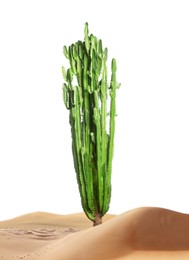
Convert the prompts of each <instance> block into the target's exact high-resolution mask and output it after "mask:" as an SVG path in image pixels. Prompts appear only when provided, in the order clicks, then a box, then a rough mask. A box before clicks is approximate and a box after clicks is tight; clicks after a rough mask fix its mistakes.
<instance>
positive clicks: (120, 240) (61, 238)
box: [0, 207, 189, 260]
mask: <svg viewBox="0 0 189 260" xmlns="http://www.w3.org/2000/svg"><path fill="white" fill-rule="evenodd" d="M91 226H92V223H91V222H90V221H89V220H88V219H87V218H86V217H85V215H84V214H82V213H81V214H71V215H54V214H49V213H41V212H38V213H32V214H28V215H24V216H21V217H18V218H15V219H11V220H8V221H2V222H0V260H1V259H2V260H9V259H33V260H97V259H98V260H106V259H107V260H108V259H110V260H115V259H118V260H149V259H150V260H153V259H154V260H172V259H177V260H185V259H187V260H188V259H189V215H188V214H182V213H178V212H174V211H171V210H167V209H162V208H150V207H148V208H138V209H134V210H131V211H128V212H126V213H124V214H121V215H119V216H113V215H107V216H106V217H105V218H104V223H103V224H102V225H100V226H97V227H95V228H93V227H91Z"/></svg>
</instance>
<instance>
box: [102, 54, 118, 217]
mask: <svg viewBox="0 0 189 260" xmlns="http://www.w3.org/2000/svg"><path fill="white" fill-rule="evenodd" d="M116 86H117V82H116V60H115V59H113V60H112V76H111V83H110V98H111V101H110V126H109V127H110V130H109V138H108V139H109V140H108V165H107V180H106V186H105V196H104V198H105V203H104V207H103V214H105V213H106V212H107V211H108V209H109V203H110V198H111V174H112V160H113V151H114V134H115V116H116V103H115V98H116Z"/></svg>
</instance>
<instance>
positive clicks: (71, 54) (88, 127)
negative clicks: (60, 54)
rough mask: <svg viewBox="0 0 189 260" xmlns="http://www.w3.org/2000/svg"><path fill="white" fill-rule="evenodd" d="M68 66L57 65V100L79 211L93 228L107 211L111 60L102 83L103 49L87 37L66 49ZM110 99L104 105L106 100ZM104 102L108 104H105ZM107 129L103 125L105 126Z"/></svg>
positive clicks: (112, 87)
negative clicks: (64, 115)
mask: <svg viewBox="0 0 189 260" xmlns="http://www.w3.org/2000/svg"><path fill="white" fill-rule="evenodd" d="M63 50H64V55H65V57H66V58H67V59H68V60H69V63H70V68H69V69H67V70H65V68H64V67H62V74H63V77H64V80H65V83H64V85H63V98H64V103H65V106H66V108H67V109H69V111H70V125H71V134H72V152H73V160H74V167H75V171H76V176H77V181H78V186H79V192H80V195H81V202H82V207H83V210H84V212H85V213H86V215H87V217H88V218H89V219H90V220H92V221H93V223H94V225H98V224H100V223H101V221H102V217H103V216H104V215H105V214H106V212H107V211H108V209H109V204H110V198H111V173H112V159H113V146H114V131H115V115H116V105H115V98H116V88H118V87H119V86H118V84H117V81H116V60H115V59H113V60H112V68H111V81H110V84H109V83H108V79H107V65H106V62H107V53H108V50H107V48H105V49H103V47H102V41H101V40H98V39H97V38H96V37H95V36H93V35H92V34H91V35H89V31H88V24H87V23H86V24H85V29H84V41H83V42H82V41H78V42H76V43H75V44H72V45H71V46H69V47H68V48H67V47H66V46H64V48H63ZM108 100H110V102H108ZM108 104H109V106H108ZM108 125H109V127H108Z"/></svg>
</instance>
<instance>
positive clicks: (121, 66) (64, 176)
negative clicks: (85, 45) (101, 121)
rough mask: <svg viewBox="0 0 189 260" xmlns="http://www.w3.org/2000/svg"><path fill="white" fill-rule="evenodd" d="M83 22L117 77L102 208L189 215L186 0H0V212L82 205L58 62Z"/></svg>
mask: <svg viewBox="0 0 189 260" xmlns="http://www.w3.org/2000/svg"><path fill="white" fill-rule="evenodd" d="M86 21H88V23H89V30H90V32H91V33H93V34H94V35H96V36H97V37H98V38H101V39H102V40H103V44H104V46H107V47H108V49H109V62H110V60H111V58H112V57H115V58H116V59H117V64H118V81H119V82H121V84H122V87H121V88H120V89H119V91H118V94H117V113H118V117H117V124H116V138H115V156H114V161H113V176H112V186H113V187H112V188H113V192H112V200H111V205H110V211H109V213H116V214H119V213H122V212H124V211H127V210H129V209H132V208H135V207H140V206H158V207H166V208H169V209H173V210H177V211H181V212H186V213H189V202H188V199H189V183H188V176H189V2H188V1H183V0H178V1H174V0H171V1H168V0H157V1H153V0H149V1H147V0H143V1H142V0H140V1H136V0H130V1H127V0H124V1H123V0H117V1H108V0H107V1H105V0H104V1H103V0H96V1H89V0H88V1H87V0H86V1H84V0H80V1H77V0H75V1H64V0H62V1H58V0H52V1H48V0H46V1H43V0H33V1H29V0H28V1H26V0H23V1H21V0H17V1H13V0H12V1H10V0H6V1H5V0H2V1H1V2H0V220H4V219H7V218H12V217H16V216H18V215H21V214H25V213H29V212H34V211H47V212H52V213H58V214H67V213H72V212H81V211H82V208H81V206H80V197H79V193H78V189H77V182H76V178H75V172H74V168H73V163H72V153H71V137H70V126H69V123H68V111H67V110H66V109H65V107H64V104H63V101H62V83H63V79H62V74H61V66H62V65H65V64H67V63H66V60H65V58H64V56H63V54H62V47H63V45H69V44H71V43H72V42H75V41H77V40H79V39H81V40H83V28H84V23H85V22H86Z"/></svg>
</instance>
